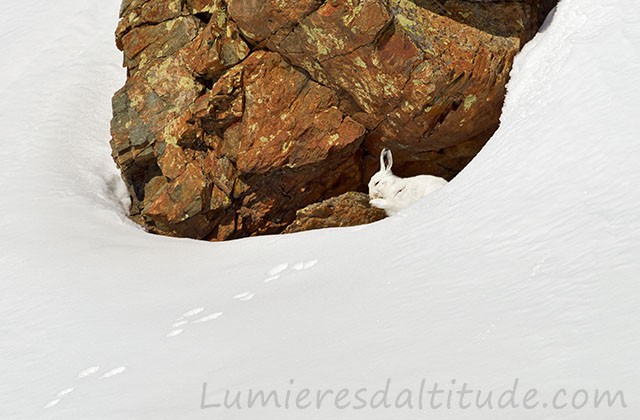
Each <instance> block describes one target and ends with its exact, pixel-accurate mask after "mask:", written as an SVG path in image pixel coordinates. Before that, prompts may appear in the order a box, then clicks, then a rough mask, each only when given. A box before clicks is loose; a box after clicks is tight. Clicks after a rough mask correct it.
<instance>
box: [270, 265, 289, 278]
mask: <svg viewBox="0 0 640 420" xmlns="http://www.w3.org/2000/svg"><path fill="white" fill-rule="evenodd" d="M287 268H289V264H288V263H283V264H278V265H276V266H275V267H273V268H272V269H271V270H269V271H268V272H267V276H275V275H276V274H280V273H282V272H283V271H284V270H286V269H287Z"/></svg>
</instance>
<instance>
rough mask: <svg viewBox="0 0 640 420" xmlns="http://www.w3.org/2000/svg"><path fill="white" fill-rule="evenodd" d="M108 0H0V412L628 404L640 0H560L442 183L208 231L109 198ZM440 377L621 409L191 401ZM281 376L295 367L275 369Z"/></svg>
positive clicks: (114, 71) (113, 179) (257, 415)
mask: <svg viewBox="0 0 640 420" xmlns="http://www.w3.org/2000/svg"><path fill="white" fill-rule="evenodd" d="M118 9H119V0H82V1H80V0H57V1H55V2H54V1H48V0H31V1H27V2H5V4H3V11H2V14H1V15H0V57H2V59H1V61H0V93H1V98H2V99H1V100H0V139H1V141H2V148H1V149H0V163H1V165H0V188H1V189H0V191H1V198H0V320H1V326H0V419H3V420H6V419H12V420H13V419H21V420H24V419H65V420H71V419H79V420H80V419H81V420H88V419H118V420H120V419H122V420H137V419H153V420H159V419H209V418H224V419H264V418H271V419H307V418H308V419H320V418H341V419H367V420H370V419H390V418H398V419H417V418H421V419H424V418H430V419H475V420H478V419H492V420H494V419H534V418H535V419H539V418H545V419H581V420H584V419H632V418H637V417H638V414H640V396H639V395H640V363H639V362H638V355H639V351H640V287H639V286H638V280H639V276H640V258H639V257H640V211H638V204H639V203H640V188H639V187H638V182H639V181H640V165H639V164H638V157H639V156H640V141H639V139H640V137H639V135H638V133H639V132H640V117H639V115H640V114H639V109H640V88H639V86H640V4H639V3H638V1H637V0H607V1H603V0H562V1H561V3H560V4H559V5H558V7H557V10H556V12H555V14H554V15H553V16H552V17H550V18H549V19H548V20H547V23H546V25H545V26H544V27H543V29H542V30H541V32H540V34H538V36H537V37H536V38H535V39H534V40H533V41H532V42H530V43H529V44H528V45H527V46H526V47H525V49H524V50H523V52H522V53H521V54H520V55H519V56H518V57H517V60H516V64H515V67H514V70H513V72H512V80H511V82H510V83H509V87H508V90H509V93H508V97H507V101H506V104H505V107H504V113H503V117H502V124H501V127H500V129H499V130H498V132H497V133H496V134H495V135H494V137H493V138H492V139H491V140H490V142H489V143H488V145H487V146H486V147H485V148H484V150H482V152H481V153H480V154H479V156H478V157H477V158H476V159H475V160H474V161H473V162H472V163H471V164H470V165H469V166H468V167H467V168H466V169H465V170H464V171H463V172H462V173H461V174H460V175H459V176H458V177H457V178H456V179H455V180H453V181H452V182H451V183H450V184H449V185H448V186H447V187H446V188H444V189H443V190H441V191H439V192H437V193H435V194H433V195H431V196H429V197H427V198H426V199H424V200H423V201H421V202H420V203H418V204H416V205H415V206H413V207H411V208H409V209H407V210H406V211H404V212H402V213H401V214H400V215H398V216H396V217H392V218H389V219H386V220H384V221H381V222H379V223H376V224H373V225H369V226H364V227H356V228H348V229H331V230H324V231H315V232H305V233H301V234H295V235H290V236H271V237H260V238H250V239H245V240H238V241H232V242H228V243H206V242H198V241H192V240H181V239H172V238H165V237H159V236H154V235H151V234H148V233H146V232H144V231H143V230H141V229H139V228H138V227H137V226H135V225H134V224H132V223H131V222H130V221H128V219H127V218H126V209H127V205H128V204H127V197H126V191H125V188H124V186H123V183H122V181H121V180H120V178H119V174H118V171H117V169H116V167H115V165H114V163H113V162H112V159H111V157H110V148H109V144H108V142H109V120H110V117H111V107H110V98H111V96H112V94H113V93H114V91H115V90H117V89H118V88H120V87H121V86H122V84H123V82H124V71H123V70H122V68H121V66H120V63H121V53H120V52H119V51H117V50H116V48H115V46H114V42H113V30H114V28H115V25H116V23H117V14H118ZM387 378H390V379H391V380H392V387H393V388H394V389H399V388H402V387H405V386H411V387H414V388H415V387H416V384H417V383H418V381H420V380H421V379H422V378H426V380H427V383H429V384H430V383H432V382H434V381H439V382H440V383H441V384H443V386H445V388H446V386H447V385H450V386H451V388H453V385H452V384H451V380H452V379H455V380H456V381H457V383H458V384H461V383H463V382H467V383H469V386H470V387H471V388H475V389H478V388H482V389H484V390H491V389H506V388H509V387H511V385H512V383H513V381H514V378H519V380H520V384H521V385H522V387H523V388H525V389H526V388H534V387H535V388H537V389H538V390H539V391H540V394H541V396H540V400H541V401H548V399H549V397H550V395H552V394H551V393H552V392H553V391H554V390H556V389H558V388H566V389H568V390H574V391H575V390H579V389H585V390H589V391H591V390H594V389H596V388H599V389H611V390H623V391H624V397H625V401H626V405H627V408H623V407H621V406H620V405H618V406H616V407H614V408H602V407H601V408H599V409H593V408H588V407H586V408H584V409H582V410H577V409H572V408H565V409H562V410H555V409H551V408H546V409H545V408H542V407H540V406H539V407H537V408H536V409H533V410H526V409H523V408H517V409H514V408H510V409H502V410H501V409H496V408H494V409H493V410H488V409H486V408H484V409H478V408H474V407H472V408H469V409H466V410H465V409H459V408H458V409H456V408H452V409H443V408H440V409H424V410H422V411H420V410H416V409H414V410H408V409H406V408H404V409H396V408H388V409H384V408H378V409H369V408H367V409H363V410H355V409H346V410H338V409H337V408H335V407H331V406H327V407H322V408H321V409H315V408H309V409H306V410H302V409H292V408H290V409H277V408H275V407H273V406H271V407H269V408H264V409H263V408H253V409H242V410H240V409H225V408H219V409H213V408H211V409H201V406H200V404H201V396H202V389H203V383H205V382H206V383H207V393H206V395H205V397H206V401H207V403H213V402H216V401H222V400H223V398H224V393H225V390H226V389H230V390H232V391H233V390H235V391H240V390H245V389H248V388H252V389H265V390H267V391H268V390H270V389H275V390H280V392H284V391H286V390H287V389H292V390H293V391H294V392H297V391H299V390H300V389H302V388H311V389H320V388H322V389H328V388H332V389H335V390H338V389H340V388H343V387H347V388H350V389H354V390H355V389H358V388H368V389H370V390H374V389H379V388H383V387H384V385H385V381H386V380H387ZM290 380H294V384H293V385H292V384H291V382H290Z"/></svg>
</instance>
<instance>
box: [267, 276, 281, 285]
mask: <svg viewBox="0 0 640 420" xmlns="http://www.w3.org/2000/svg"><path fill="white" fill-rule="evenodd" d="M279 278H280V274H276V275H275V276H271V277H267V278H266V279H264V282H265V283H271V282H272V281H274V280H278V279H279Z"/></svg>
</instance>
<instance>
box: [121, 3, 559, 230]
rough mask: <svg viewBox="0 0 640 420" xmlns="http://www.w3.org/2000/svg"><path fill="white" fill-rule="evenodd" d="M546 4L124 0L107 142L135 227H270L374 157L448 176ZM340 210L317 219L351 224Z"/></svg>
mask: <svg viewBox="0 0 640 420" xmlns="http://www.w3.org/2000/svg"><path fill="white" fill-rule="evenodd" d="M552 3H553V2H552V1H551V0H510V1H500V0H491V1H485V0H413V1H409V0H332V1H321V0H296V1H293V0H264V1H257V0H180V1H177V0H124V2H123V5H122V9H121V21H120V23H119V25H118V28H117V30H116V42H117V45H118V47H119V48H121V49H122V50H123V53H124V63H125V65H126V67H127V69H128V78H127V82H126V84H125V86H124V87H123V88H122V89H121V90H120V91H118V92H117V93H116V94H115V96H114V98H113V111H114V117H113V120H112V126H111V128H112V130H111V131H112V140H111V146H112V150H113V157H114V159H115V161H116V163H117V165H118V167H119V168H120V169H121V171H122V175H123V178H124V180H125V182H126V184H127V185H128V187H129V190H130V194H131V197H132V208H131V215H132V218H133V219H134V220H136V221H137V222H139V223H141V224H143V225H144V226H146V227H147V228H148V229H149V230H150V231H152V232H156V233H161V234H167V235H176V236H188V237H194V238H200V239H209V240H224V239H230V238H237V237H242V236H250V235H257V234H265V233H279V232H281V231H282V230H283V229H285V228H287V226H289V225H291V223H292V222H293V220H294V219H295V218H296V212H297V211H298V210H300V209H303V208H306V207H307V206H309V205H310V204H312V203H317V202H320V201H322V200H325V199H327V198H330V197H335V196H338V195H340V194H342V193H345V192H347V191H355V190H364V188H366V183H367V181H368V178H369V176H370V175H371V174H372V173H373V172H374V171H375V170H377V155H378V152H379V150H380V149H381V148H382V147H389V148H391V149H392V150H393V152H394V158H395V160H396V163H395V165H394V169H396V168H397V172H398V174H400V175H405V176H407V175H415V174H419V173H431V174H436V175H440V176H444V177H446V178H449V179H450V178H452V177H453V176H455V175H456V174H457V172H458V171H460V170H461V169H462V168H463V167H464V166H465V165H466V164H467V163H468V162H469V161H470V160H471V159H472V158H473V156H475V154H476V153H477V152H478V151H479V150H480V148H481V147H482V146H483V145H484V143H485V142H486V141H487V139H488V138H489V137H490V136H491V135H492V133H493V132H494V131H495V129H496V128H497V126H498V121H499V115H500V110H501V107H502V102H503V99H504V94H505V84H506V82H507V79H508V74H509V70H510V68H511V64H512V61H513V57H514V55H515V54H516V53H517V52H518V50H519V49H520V47H521V46H522V45H523V43H524V42H526V41H527V40H528V39H530V38H531V37H532V36H533V34H534V33H535V31H536V30H537V27H538V25H539V24H540V16H541V15H543V14H544V13H545V12H546V11H548V10H549V8H550V7H551V6H552ZM351 198H352V197H351ZM345 200H346V199H345V198H341V199H340V200H337V201H335V202H328V203H333V204H330V205H329V204H327V203H324V204H323V206H324V207H323V208H324V209H325V210H323V211H326V209H327V208H329V207H330V206H334V207H335V208H336V209H337V208H340V209H342V210H344V211H341V212H338V211H336V212H335V214H331V215H329V216H327V217H326V218H325V219H327V220H335V223H337V224H338V225H340V223H342V222H339V221H338V220H337V219H338V218H339V217H344V220H345V222H344V223H351V222H349V221H348V220H351V219H353V220H355V219H356V217H355V216H352V214H353V215H355V214H356V213H352V211H355V209H356V208H360V207H358V206H357V205H356V204H354V203H356V202H349V203H351V204H348V205H347V204H344V203H346V201H345ZM343 204H344V206H346V207H344V206H343ZM332 208H333V207H332ZM314 211H316V210H314ZM317 211H320V210H317ZM367 211H368V210H367ZM365 213H366V212H365ZM367 214H368V213H367ZM358 217H360V216H358ZM308 219H309V218H308ZM309 220H311V219H309ZM310 223H311V222H308V223H307V222H305V223H304V225H305V226H311V224H310ZM314 223H315V222H314ZM322 223H334V222H333V221H331V222H322ZM320 224H321V223H320V222H318V225H320Z"/></svg>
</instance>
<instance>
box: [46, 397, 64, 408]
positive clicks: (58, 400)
mask: <svg viewBox="0 0 640 420" xmlns="http://www.w3.org/2000/svg"><path fill="white" fill-rule="evenodd" d="M60 401H62V399H61V398H58V399H55V400H53V401H49V402H48V403H47V405H45V406H44V408H51V407H55V406H56V405H58V403H59V402H60Z"/></svg>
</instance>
